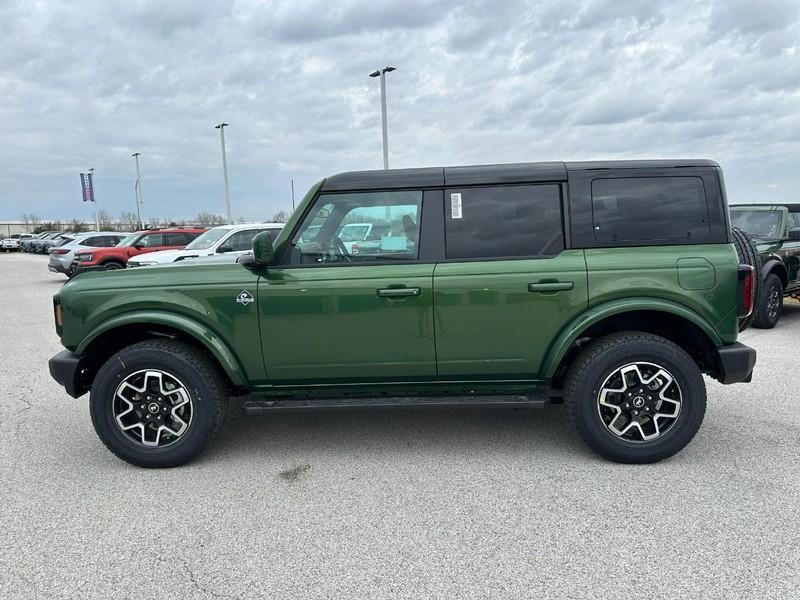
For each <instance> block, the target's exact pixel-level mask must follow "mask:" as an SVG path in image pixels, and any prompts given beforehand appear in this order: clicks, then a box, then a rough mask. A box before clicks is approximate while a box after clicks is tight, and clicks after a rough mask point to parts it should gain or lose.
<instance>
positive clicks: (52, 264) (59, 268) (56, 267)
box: [47, 254, 70, 275]
mask: <svg viewBox="0 0 800 600" xmlns="http://www.w3.org/2000/svg"><path fill="white" fill-rule="evenodd" d="M47 269H48V270H49V271H51V272H53V273H63V274H64V275H69V273H70V270H69V267H65V266H64V263H63V262H61V261H60V260H59V259H57V258H55V257H54V256H53V255H52V254H51V255H50V260H49V261H47Z"/></svg>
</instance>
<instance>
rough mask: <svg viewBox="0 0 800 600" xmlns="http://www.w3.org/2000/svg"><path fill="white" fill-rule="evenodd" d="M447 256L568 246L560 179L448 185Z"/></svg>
mask: <svg viewBox="0 0 800 600" xmlns="http://www.w3.org/2000/svg"><path fill="white" fill-rule="evenodd" d="M445 205H446V208H445V214H446V224H445V243H446V252H447V258H456V259H459V258H460V259H464V258H501V257H509V258H515V257H526V256H532V257H535V256H543V255H550V254H558V253H559V252H561V251H562V250H563V249H564V234H563V231H562V227H561V195H560V192H559V187H558V186H557V185H519V186H509V187H485V188H463V189H449V190H447V193H446V194H445Z"/></svg>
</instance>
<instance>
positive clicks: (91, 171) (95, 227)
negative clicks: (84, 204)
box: [89, 167, 100, 231]
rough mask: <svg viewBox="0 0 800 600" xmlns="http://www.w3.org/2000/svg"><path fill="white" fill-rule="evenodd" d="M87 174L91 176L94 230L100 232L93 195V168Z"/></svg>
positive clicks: (95, 199)
mask: <svg viewBox="0 0 800 600" xmlns="http://www.w3.org/2000/svg"><path fill="white" fill-rule="evenodd" d="M89 173H91V175H92V201H93V202H94V230H95V231H100V221H99V219H98V218H97V195H95V193H94V167H92V168H91V169H89Z"/></svg>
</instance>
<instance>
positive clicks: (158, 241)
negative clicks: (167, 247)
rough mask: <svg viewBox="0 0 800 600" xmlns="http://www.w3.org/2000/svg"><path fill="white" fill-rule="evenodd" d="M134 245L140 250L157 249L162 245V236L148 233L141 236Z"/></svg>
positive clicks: (161, 234)
mask: <svg viewBox="0 0 800 600" xmlns="http://www.w3.org/2000/svg"><path fill="white" fill-rule="evenodd" d="M136 245H137V246H141V247H142V248H158V247H160V246H163V245H164V234H163V233H148V234H147V235H143V236H142V238H141V239H140V240H139V241H138V242H137V243H136Z"/></svg>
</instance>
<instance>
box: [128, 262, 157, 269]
mask: <svg viewBox="0 0 800 600" xmlns="http://www.w3.org/2000/svg"><path fill="white" fill-rule="evenodd" d="M157 264H158V263H157V262H156V261H154V260H143V261H138V260H137V261H131V260H129V261H128V266H129V267H147V266H149V265H157Z"/></svg>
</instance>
